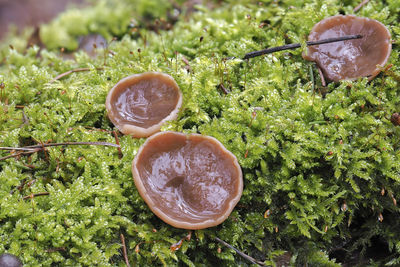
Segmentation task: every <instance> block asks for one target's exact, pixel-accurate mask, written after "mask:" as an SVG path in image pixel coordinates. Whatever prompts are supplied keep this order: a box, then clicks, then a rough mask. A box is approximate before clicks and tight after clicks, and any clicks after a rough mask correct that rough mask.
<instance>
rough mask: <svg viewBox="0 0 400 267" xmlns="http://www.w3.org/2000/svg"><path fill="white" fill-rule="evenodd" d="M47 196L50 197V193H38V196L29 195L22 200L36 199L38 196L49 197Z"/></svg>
mask: <svg viewBox="0 0 400 267" xmlns="http://www.w3.org/2000/svg"><path fill="white" fill-rule="evenodd" d="M47 195H50V193H49V192H41V193H36V194H30V195H28V196H24V197H23V198H22V199H24V200H25V199H28V198H31V199H32V198H34V197H38V196H47Z"/></svg>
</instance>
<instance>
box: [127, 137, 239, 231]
mask: <svg viewBox="0 0 400 267" xmlns="http://www.w3.org/2000/svg"><path fill="white" fill-rule="evenodd" d="M132 174H133V179H134V182H135V185H136V187H137V189H138V191H139V194H140V195H141V196H142V198H143V199H144V201H145V202H146V203H147V205H148V206H149V208H150V209H151V210H152V211H153V212H154V213H155V214H156V215H157V216H158V217H159V218H160V219H162V220H163V221H164V222H166V223H168V224H170V225H172V226H174V227H177V228H183V229H192V230H195V229H203V228H207V227H212V226H215V225H218V224H220V223H222V222H223V221H224V220H225V219H226V218H227V217H228V216H229V214H230V213H231V212H232V210H233V208H234V207H235V205H236V204H237V203H238V201H239V199H240V197H241V195H242V191H243V178H242V171H241V168H240V166H239V163H238V161H237V159H236V157H235V156H234V155H233V154H232V153H231V152H230V151H228V150H227V149H226V148H225V147H224V146H223V145H222V144H221V143H220V142H219V141H218V140H217V139H215V138H213V137H210V136H203V135H200V134H189V135H186V134H183V133H177V132H161V133H157V134H155V135H152V136H151V137H149V138H148V139H147V140H146V142H145V143H144V144H143V145H142V146H141V147H140V149H139V151H138V153H137V155H136V157H135V159H134V160H133V164H132Z"/></svg>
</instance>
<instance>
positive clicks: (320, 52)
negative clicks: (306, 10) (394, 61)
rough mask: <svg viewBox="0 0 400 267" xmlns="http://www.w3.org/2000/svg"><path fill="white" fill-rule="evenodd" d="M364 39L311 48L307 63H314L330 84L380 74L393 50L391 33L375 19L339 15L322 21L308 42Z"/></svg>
mask: <svg viewBox="0 0 400 267" xmlns="http://www.w3.org/2000/svg"><path fill="white" fill-rule="evenodd" d="M355 34H360V35H362V38H361V39H354V40H347V41H342V42H335V43H328V44H322V45H314V46H309V47H308V48H307V54H305V55H303V57H304V58H305V59H306V60H310V61H315V62H316V63H317V65H318V66H319V67H320V68H321V70H322V72H323V74H324V76H325V77H326V78H327V79H329V80H331V81H335V82H337V81H340V80H354V79H357V78H359V77H369V79H370V80H371V79H372V78H374V77H375V76H376V75H378V74H379V72H380V69H381V67H382V66H384V65H385V64H386V62H387V61H388V59H389V56H390V52H391V50H392V44H391V39H390V38H391V36H390V33H389V31H388V29H387V28H386V27H385V25H383V24H382V23H380V22H379V21H376V20H374V19H369V18H361V17H357V16H354V15H346V16H343V15H337V16H333V17H329V18H326V19H324V20H321V21H320V22H318V23H317V24H315V25H314V27H313V28H312V30H311V33H310V35H309V36H308V40H309V41H318V40H321V39H327V38H334V37H341V36H345V35H355Z"/></svg>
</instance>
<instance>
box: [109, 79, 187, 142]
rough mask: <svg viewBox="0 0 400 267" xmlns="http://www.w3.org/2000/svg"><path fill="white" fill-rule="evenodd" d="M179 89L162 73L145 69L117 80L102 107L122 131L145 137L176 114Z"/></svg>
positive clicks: (180, 95) (178, 102)
mask: <svg viewBox="0 0 400 267" xmlns="http://www.w3.org/2000/svg"><path fill="white" fill-rule="evenodd" d="M181 105H182V93H181V91H180V89H179V86H178V84H177V83H176V82H175V80H174V79H173V78H172V77H171V76H169V75H167V74H164V73H159V72H146V73H142V74H135V75H132V76H128V77H126V78H124V79H122V80H120V81H119V82H118V83H117V84H116V85H115V86H114V87H113V88H112V89H111V90H110V92H109V93H108V95H107V100H106V109H107V112H108V117H109V118H110V120H111V122H112V123H113V124H114V125H115V126H116V127H117V128H118V129H119V130H120V131H121V132H122V133H123V134H130V135H132V136H134V137H147V136H150V135H152V134H153V133H156V132H158V131H159V130H160V128H161V126H162V125H163V124H164V123H165V122H166V121H169V120H174V119H176V118H177V116H178V111H179V108H180V107H181Z"/></svg>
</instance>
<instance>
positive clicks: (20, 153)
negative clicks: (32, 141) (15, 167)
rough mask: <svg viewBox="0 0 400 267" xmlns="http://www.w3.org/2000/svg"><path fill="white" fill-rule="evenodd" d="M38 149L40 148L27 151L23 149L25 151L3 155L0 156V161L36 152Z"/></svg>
mask: <svg viewBox="0 0 400 267" xmlns="http://www.w3.org/2000/svg"><path fill="white" fill-rule="evenodd" d="M40 150H41V149H35V150H29V151H25V152H19V153H16V154H12V155H8V156H4V157H1V158H0V161H2V160H5V159H9V158H15V157H18V156H22V155H27V154H33V153H35V152H38V151H40Z"/></svg>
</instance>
